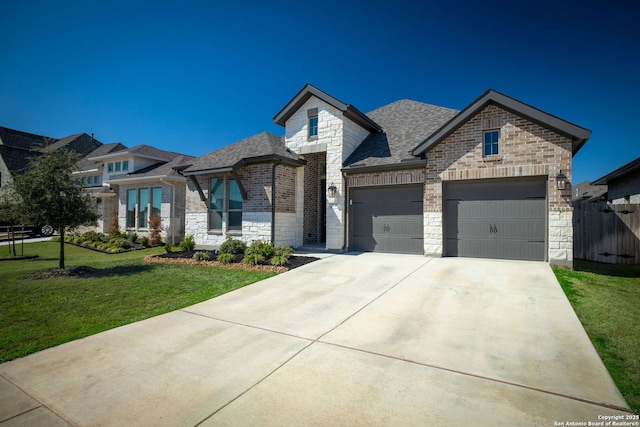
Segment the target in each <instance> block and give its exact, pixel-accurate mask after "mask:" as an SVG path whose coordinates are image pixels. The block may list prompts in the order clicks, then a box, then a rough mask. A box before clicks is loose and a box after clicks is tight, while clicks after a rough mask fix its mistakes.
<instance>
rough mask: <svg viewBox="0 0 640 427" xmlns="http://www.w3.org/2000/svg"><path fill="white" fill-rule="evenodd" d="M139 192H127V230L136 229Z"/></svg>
mask: <svg viewBox="0 0 640 427" xmlns="http://www.w3.org/2000/svg"><path fill="white" fill-rule="evenodd" d="M137 201H138V190H127V228H135V227H136V202H137Z"/></svg>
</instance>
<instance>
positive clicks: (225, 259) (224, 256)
mask: <svg viewBox="0 0 640 427" xmlns="http://www.w3.org/2000/svg"><path fill="white" fill-rule="evenodd" d="M235 259H236V257H235V255H233V254H230V253H228V252H221V253H220V254H219V255H218V262H221V263H223V264H231V263H232V262H234V261H235Z"/></svg>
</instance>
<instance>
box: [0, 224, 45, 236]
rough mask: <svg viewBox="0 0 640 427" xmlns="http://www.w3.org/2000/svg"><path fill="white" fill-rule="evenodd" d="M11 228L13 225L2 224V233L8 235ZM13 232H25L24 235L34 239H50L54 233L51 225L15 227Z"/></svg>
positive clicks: (0, 226)
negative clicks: (26, 234) (37, 237)
mask: <svg viewBox="0 0 640 427" xmlns="http://www.w3.org/2000/svg"><path fill="white" fill-rule="evenodd" d="M10 227H11V224H8V223H4V222H3V223H0V233H6V232H7V231H9V229H10ZM13 230H14V232H23V233H28V234H31V235H32V236H33V237H35V236H42V237H49V236H51V235H53V232H54V230H53V227H52V226H50V225H49V224H45V225H14V226H13Z"/></svg>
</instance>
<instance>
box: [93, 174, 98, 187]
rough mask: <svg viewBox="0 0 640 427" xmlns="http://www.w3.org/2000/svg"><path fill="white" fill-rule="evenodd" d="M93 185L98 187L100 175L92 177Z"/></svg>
mask: <svg viewBox="0 0 640 427" xmlns="http://www.w3.org/2000/svg"><path fill="white" fill-rule="evenodd" d="M93 183H94V184H96V185H100V175H96V176H94V177H93Z"/></svg>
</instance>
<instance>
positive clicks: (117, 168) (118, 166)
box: [116, 162, 122, 172]
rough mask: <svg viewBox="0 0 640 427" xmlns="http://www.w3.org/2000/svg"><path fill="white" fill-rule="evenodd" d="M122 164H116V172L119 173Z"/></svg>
mask: <svg viewBox="0 0 640 427" xmlns="http://www.w3.org/2000/svg"><path fill="white" fill-rule="evenodd" d="M121 167H122V164H121V163H120V162H118V163H116V172H118V171H120V168H121Z"/></svg>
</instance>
